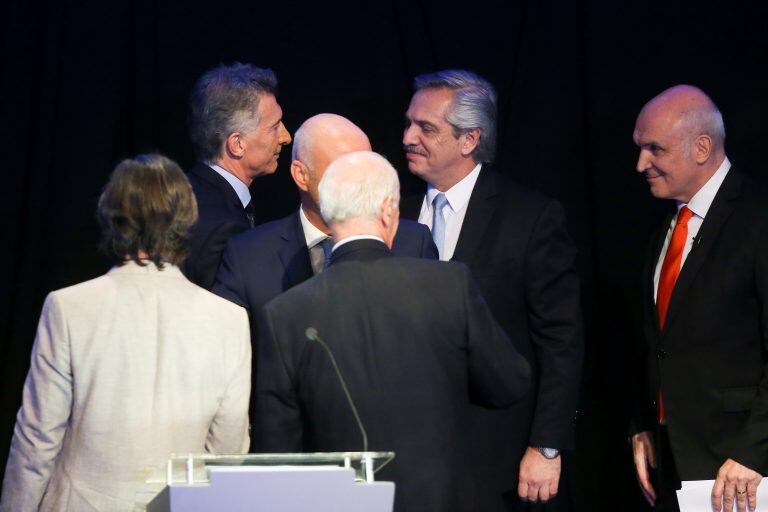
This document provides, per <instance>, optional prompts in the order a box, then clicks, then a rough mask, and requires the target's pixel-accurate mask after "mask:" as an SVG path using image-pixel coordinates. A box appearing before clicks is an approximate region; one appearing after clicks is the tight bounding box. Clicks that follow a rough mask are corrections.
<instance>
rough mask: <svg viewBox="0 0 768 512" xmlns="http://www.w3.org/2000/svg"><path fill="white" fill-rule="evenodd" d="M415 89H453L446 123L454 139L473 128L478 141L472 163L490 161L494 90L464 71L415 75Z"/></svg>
mask: <svg viewBox="0 0 768 512" xmlns="http://www.w3.org/2000/svg"><path fill="white" fill-rule="evenodd" d="M413 82H414V86H415V87H416V90H417V91H419V90H421V89H441V88H447V89H452V90H454V91H456V92H455V94H454V97H453V101H452V102H451V105H450V107H449V108H448V111H447V112H446V114H445V120H446V121H448V123H449V124H450V125H451V126H452V127H453V135H454V137H459V136H460V135H461V134H462V133H466V132H467V131H469V130H474V129H476V128H479V129H480V140H479V141H478V143H477V147H476V148H475V149H474V151H473V152H472V158H473V159H474V161H475V162H478V163H480V162H492V161H493V158H494V155H495V154H496V91H495V90H494V88H493V86H492V85H491V84H490V82H488V81H487V80H485V79H484V78H483V77H481V76H480V75H478V74H476V73H473V72H472V71H467V70H462V69H458V70H453V69H451V70H445V71H438V72H436V73H428V74H425V75H420V76H417V77H416V78H415V79H414V81H413Z"/></svg>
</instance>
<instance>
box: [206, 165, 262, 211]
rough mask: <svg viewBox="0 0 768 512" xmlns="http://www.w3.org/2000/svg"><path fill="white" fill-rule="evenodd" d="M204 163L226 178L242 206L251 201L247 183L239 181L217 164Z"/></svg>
mask: <svg viewBox="0 0 768 512" xmlns="http://www.w3.org/2000/svg"><path fill="white" fill-rule="evenodd" d="M206 165H207V166H208V167H210V168H211V169H213V170H214V171H216V172H217V173H219V174H220V175H221V177H222V178H224V179H225V180H227V183H229V184H230V185H232V188H233V189H234V190H235V194H237V197H238V198H239V199H240V202H241V203H243V208H245V207H246V206H248V203H250V202H251V191H250V190H249V189H248V185H246V184H245V183H243V182H242V181H240V179H239V178H238V177H237V176H235V175H234V174H232V173H231V172H229V171H228V170H226V169H224V168H223V167H221V166H219V165H216V164H212V163H210V162H208V163H206Z"/></svg>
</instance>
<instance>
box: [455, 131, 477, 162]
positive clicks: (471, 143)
mask: <svg viewBox="0 0 768 512" xmlns="http://www.w3.org/2000/svg"><path fill="white" fill-rule="evenodd" d="M481 134H482V131H481V130H480V128H472V129H471V130H468V131H466V132H464V133H462V134H461V137H460V138H459V141H460V146H461V156H469V155H471V154H472V152H473V151H474V150H475V148H476V147H477V145H478V144H479V143H480V135H481Z"/></svg>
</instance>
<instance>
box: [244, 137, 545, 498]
mask: <svg viewBox="0 0 768 512" xmlns="http://www.w3.org/2000/svg"><path fill="white" fill-rule="evenodd" d="M399 188H400V187H399V183H398V179H397V173H396V172H395V170H394V169H393V168H392V166H391V165H390V164H389V163H388V162H387V161H386V160H385V159H384V158H383V157H381V156H379V155H377V154H375V153H371V152H368V151H364V152H355V153H350V154H347V155H344V156H342V157H341V158H339V159H337V160H336V161H334V162H333V163H332V164H331V166H330V167H329V168H328V169H327V170H326V172H325V175H324V176H323V178H322V180H321V182H320V185H319V197H320V205H321V212H322V215H323V219H324V221H325V222H326V223H327V224H328V226H329V227H330V230H331V233H332V234H333V240H334V242H335V245H334V246H333V253H332V255H331V260H330V266H329V267H328V269H327V270H326V271H325V272H323V273H321V274H319V275H317V276H315V277H314V278H312V279H310V280H308V281H306V282H305V283H302V284H300V285H298V286H296V287H294V288H292V289H291V290H288V291H287V292H285V293H284V294H282V295H281V296H279V297H277V298H276V299H274V300H273V301H271V302H269V303H268V304H267V305H266V306H264V308H263V309H262V312H261V318H260V320H259V343H258V349H257V350H258V357H257V361H258V370H257V377H256V404H257V411H256V423H255V425H256V428H255V432H254V441H255V443H256V446H257V448H259V449H260V450H263V451H267V452H282V451H289V452H291V451H307V452H318V451H333V452H337V451H339V452H344V451H359V450H363V449H365V448H367V449H369V450H373V451H378V450H382V451H386V450H392V451H395V452H396V454H397V457H396V459H395V460H394V461H392V462H390V463H389V464H388V465H387V466H386V467H385V468H383V469H382V470H381V471H379V472H378V473H377V478H378V479H379V480H392V481H394V482H395V484H396V492H395V510H396V511H399V512H400V511H410V510H430V511H436V512H441V511H445V512H455V511H460V510H467V511H468V510H473V511H485V510H488V509H486V508H482V507H480V506H478V505H479V504H482V503H485V502H486V499H484V497H483V496H481V495H480V494H481V493H482V492H483V491H482V482H481V481H480V475H478V474H477V473H476V472H473V471H471V470H470V469H469V468H468V467H467V462H468V460H470V458H471V457H472V453H471V451H472V446H471V443H470V442H468V438H467V431H468V430H471V428H472V427H471V425H472V422H473V418H472V414H473V413H474V408H473V406H472V405H471V402H473V403H483V404H485V405H487V406H495V407H503V406H507V405H509V404H510V403H512V402H514V401H515V400H517V399H519V398H520V397H521V396H523V395H524V394H525V393H526V391H527V390H528V387H529V383H530V367H529V365H528V363H527V362H526V361H525V358H523V357H522V356H521V355H520V354H519V353H518V352H517V350H516V349H515V345H514V344H513V343H512V342H511V341H510V340H509V339H508V338H507V337H506V335H505V334H504V331H503V330H502V329H501V327H500V326H499V325H498V324H497V323H496V322H495V321H494V320H493V317H492V315H491V312H490V310H489V309H488V306H487V305H486V304H485V301H484V300H483V299H482V297H481V295H480V293H479V290H478V289H477V286H476V284H475V282H474V280H473V279H472V277H471V275H470V273H469V271H468V270H467V268H466V267H465V266H464V265H461V264H456V263H440V262H436V261H428V260H424V259H416V258H395V257H392V253H391V252H390V247H391V246H392V241H393V239H394V236H395V232H396V231H397V227H398V222H399V210H398V202H399V199H400V198H399V196H400V192H399ZM310 328H311V329H312V330H313V331H311V332H313V333H314V334H313V335H312V338H314V339H316V338H317V336H319V337H320V338H321V339H322V340H323V341H324V343H325V344H326V345H327V347H328V348H329V349H330V352H331V353H332V354H333V358H334V359H335V361H336V362H337V364H338V369H339V370H340V373H341V374H342V375H343V377H344V380H345V381H346V383H347V388H348V390H349V394H350V396H351V399H352V401H353V402H354V404H355V405H356V408H357V411H358V413H359V419H360V422H361V423H362V425H363V426H364V427H363V428H364V429H365V430H366V431H367V440H368V444H367V447H366V446H365V444H364V443H363V442H361V432H360V430H359V427H358V422H357V421H356V420H355V415H354V414H353V412H352V410H351V407H350V404H349V403H348V401H347V399H346V398H345V392H344V389H343V388H342V387H341V383H340V381H339V380H338V379H337V376H336V373H335V371H334V369H333V365H332V362H331V356H330V354H328V353H326V352H325V351H324V348H323V347H322V346H321V344H320V343H319V342H316V341H312V339H309V338H308V337H307V336H309V334H308V332H310V331H309V329H310ZM475 407H477V406H475Z"/></svg>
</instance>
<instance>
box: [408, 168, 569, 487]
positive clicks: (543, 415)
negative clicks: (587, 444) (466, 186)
mask: <svg viewBox="0 0 768 512" xmlns="http://www.w3.org/2000/svg"><path fill="white" fill-rule="evenodd" d="M487 167H488V166H486V165H484V166H483V169H482V170H481V171H480V176H479V177H478V179H477V182H476V183H475V187H474V190H473V192H472V196H471V197H470V200H469V204H468V206H467V213H466V216H465V217H464V222H463V224H462V228H461V233H460V235H459V240H458V244H457V246H456V251H455V253H454V256H453V261H460V262H464V263H466V264H467V265H468V266H469V268H470V270H471V271H472V274H473V276H474V278H475V279H476V280H477V282H478V284H479V286H480V291H481V292H482V294H483V297H485V300H486V301H487V302H488V305H489V306H490V307H491V310H492V311H493V314H494V317H495V318H496V320H497V321H498V322H499V323H500V324H501V326H502V327H503V328H504V330H505V331H506V333H507V335H508V336H509V338H510V339H511V340H513V342H515V343H516V344H517V348H518V350H519V351H520V352H521V353H522V354H523V356H525V358H526V359H527V360H528V362H529V363H530V364H531V366H532V368H533V390H532V392H531V393H530V394H529V395H528V396H527V397H526V398H525V399H524V400H522V401H520V402H518V403H517V404H516V405H514V406H513V407H510V408H508V409H505V410H497V411H485V410H480V411H478V414H477V419H476V422H477V424H478V431H480V432H485V433H486V434H485V435H484V436H482V437H481V438H479V439H478V440H477V441H476V446H477V448H476V451H477V453H478V461H477V469H476V470H477V471H480V472H482V473H483V474H484V475H486V478H487V481H488V482H491V483H493V484H494V485H496V486H498V487H500V489H501V490H502V491H506V493H507V495H508V496H510V497H514V496H516V495H517V479H518V472H519V463H520V459H521V458H522V456H523V452H524V451H525V448H526V447H527V446H528V445H532V446H546V447H551V448H558V449H568V448H572V447H573V425H572V423H573V417H574V414H575V411H576V405H577V401H578V389H579V384H580V373H581V363H582V354H583V333H582V318H581V308H580V297H579V282H578V277H577V276H576V273H575V271H574V260H575V255H576V250H575V248H574V246H573V243H572V242H571V238H570V237H569V236H568V233H567V230H566V222H565V215H564V212H563V209H562V207H561V206H560V204H559V203H557V202H556V201H553V200H551V199H548V198H546V197H543V196H541V195H539V194H537V193H534V192H533V191H530V190H527V189H525V188H523V187H521V186H519V185H517V184H515V183H512V182H511V181H509V180H507V179H505V178H504V177H503V176H501V175H500V174H497V173H495V172H493V171H492V170H491V169H489V168H487ZM423 197H424V196H423V195H421V196H417V197H413V198H409V199H406V200H405V201H404V202H403V204H402V205H401V212H402V215H403V216H404V217H407V218H412V219H418V216H419V211H420V209H421V205H422V201H423Z"/></svg>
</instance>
